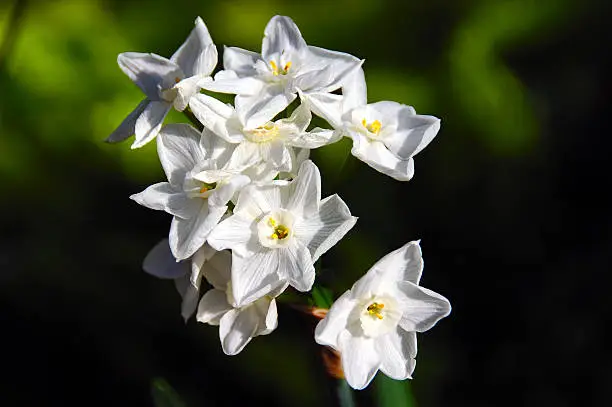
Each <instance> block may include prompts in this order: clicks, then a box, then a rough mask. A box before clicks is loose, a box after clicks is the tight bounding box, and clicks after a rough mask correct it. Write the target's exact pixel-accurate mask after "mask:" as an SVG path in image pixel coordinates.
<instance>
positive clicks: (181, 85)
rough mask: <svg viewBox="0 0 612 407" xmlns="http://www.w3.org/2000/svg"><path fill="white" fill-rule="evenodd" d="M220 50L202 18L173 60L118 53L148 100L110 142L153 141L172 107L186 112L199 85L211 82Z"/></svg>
mask: <svg viewBox="0 0 612 407" xmlns="http://www.w3.org/2000/svg"><path fill="white" fill-rule="evenodd" d="M217 59H218V56H217V48H216V46H215V44H213V42H212V39H211V37H210V34H209V33H208V29H207V28H206V25H205V24H204V22H203V21H202V19H201V18H200V17H198V18H197V19H196V21H195V28H194V29H193V30H192V31H191V34H189V37H188V38H187V40H186V41H185V42H184V43H183V45H181V46H180V47H179V49H178V50H177V51H176V52H175V53H174V55H172V57H171V58H170V59H166V58H164V57H162V56H159V55H156V54H149V53H140V52H125V53H122V54H119V56H118V57H117V63H118V64H119V67H120V68H121V70H123V72H125V74H126V75H127V76H128V77H129V78H130V79H131V80H132V81H133V82H134V83H135V84H136V85H138V87H139V88H140V89H141V90H142V91H143V92H144V94H145V96H146V98H145V99H144V100H143V101H142V102H140V104H139V105H138V106H137V107H136V109H135V110H134V111H133V112H132V113H130V114H129V115H128V117H127V118H126V119H125V120H124V121H123V122H122V123H121V124H120V125H119V127H118V128H117V129H116V130H115V131H114V132H113V133H112V134H111V135H110V136H109V137H108V139H107V141H109V142H118V141H123V140H125V139H126V138H128V137H130V136H131V135H132V134H135V136H136V137H135V140H134V143H133V144H132V148H139V147H142V146H143V145H145V144H146V143H148V142H149V141H151V140H152V139H153V138H155V136H156V135H157V133H158V132H159V130H160V128H161V126H162V124H163V122H164V119H165V117H166V115H167V114H168V112H169V111H170V109H171V108H172V106H174V108H175V109H176V110H178V111H183V110H184V109H185V108H186V107H187V105H188V103H189V100H190V99H191V97H192V96H193V95H195V94H196V93H198V92H199V91H200V89H201V87H200V84H201V83H205V82H206V81H207V80H212V78H211V77H210V75H211V74H212V71H213V70H214V69H215V66H216V65H217Z"/></svg>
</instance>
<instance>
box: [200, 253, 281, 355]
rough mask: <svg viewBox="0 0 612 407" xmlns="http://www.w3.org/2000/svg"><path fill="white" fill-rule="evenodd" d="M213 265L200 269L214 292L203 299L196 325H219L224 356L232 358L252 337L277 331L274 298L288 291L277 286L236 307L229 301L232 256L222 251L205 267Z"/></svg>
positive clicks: (211, 291)
mask: <svg viewBox="0 0 612 407" xmlns="http://www.w3.org/2000/svg"><path fill="white" fill-rule="evenodd" d="M213 261H215V264H214V267H206V268H203V269H202V275H204V277H205V278H206V280H208V282H209V283H210V284H211V285H212V286H213V287H214V288H213V289H212V290H209V291H207V292H206V293H205V294H204V295H203V296H202V299H201V300H200V303H199V305H198V313H197V315H196V318H197V320H198V321H199V322H203V323H208V324H210V325H219V339H221V347H222V348H223V352H224V353H225V354H227V355H235V354H237V353H239V352H240V351H242V349H244V347H245V346H246V345H247V344H248V343H249V342H250V341H251V339H252V338H253V337H255V336H259V335H267V334H269V333H271V332H272V331H274V330H275V329H276V327H277V325H278V314H277V311H276V301H275V299H274V298H275V297H277V296H278V295H280V294H281V293H282V292H283V291H284V290H285V288H287V284H286V283H283V282H279V284H278V285H276V287H272V290H271V291H269V292H261V295H260V297H259V298H258V299H257V300H256V301H254V302H253V303H251V304H248V305H246V306H244V307H237V306H236V305H235V303H234V299H233V297H232V284H231V281H230V280H231V279H230V269H231V255H230V254H229V252H227V251H221V252H218V253H217V254H216V255H215V256H214V257H213V258H212V259H211V260H210V261H209V262H208V263H211V262H213ZM205 264H207V263H205ZM200 277H201V276H200Z"/></svg>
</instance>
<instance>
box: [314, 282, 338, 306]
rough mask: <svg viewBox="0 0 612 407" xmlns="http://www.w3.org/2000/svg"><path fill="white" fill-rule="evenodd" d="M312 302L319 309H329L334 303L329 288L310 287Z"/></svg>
mask: <svg viewBox="0 0 612 407" xmlns="http://www.w3.org/2000/svg"><path fill="white" fill-rule="evenodd" d="M312 300H313V302H314V305H316V306H317V307H319V308H329V307H331V306H332V303H333V302H334V295H333V293H332V290H330V289H329V288H327V287H323V286H320V285H315V286H314V287H312Z"/></svg>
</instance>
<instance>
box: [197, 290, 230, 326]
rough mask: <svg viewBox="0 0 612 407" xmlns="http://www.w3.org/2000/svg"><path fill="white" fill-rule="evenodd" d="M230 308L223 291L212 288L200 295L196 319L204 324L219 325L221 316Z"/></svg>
mask: <svg viewBox="0 0 612 407" xmlns="http://www.w3.org/2000/svg"><path fill="white" fill-rule="evenodd" d="M231 310H233V307H232V306H231V305H230V304H228V303H227V296H226V295H225V291H223V290H217V289H216V288H214V289H212V290H209V291H207V292H206V293H204V295H203V296H202V299H201V300H200V304H199V305H198V313H197V314H196V319H197V320H198V322H203V323H205V324H210V325H219V322H220V321H221V318H222V317H223V316H224V315H225V314H226V313H228V312H229V311H231Z"/></svg>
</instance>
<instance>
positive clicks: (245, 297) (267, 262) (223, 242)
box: [208, 160, 357, 306]
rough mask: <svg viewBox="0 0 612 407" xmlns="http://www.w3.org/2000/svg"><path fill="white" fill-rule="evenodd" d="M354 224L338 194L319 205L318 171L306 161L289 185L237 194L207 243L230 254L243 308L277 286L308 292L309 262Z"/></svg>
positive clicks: (236, 291) (311, 266) (311, 278)
mask: <svg viewBox="0 0 612 407" xmlns="http://www.w3.org/2000/svg"><path fill="white" fill-rule="evenodd" d="M356 220H357V218H355V217H353V216H351V214H350V212H349V209H348V207H347V206H346V204H345V203H344V202H343V201H342V200H341V199H340V198H339V197H338V196H337V195H332V196H329V197H327V198H325V199H323V200H321V176H320V174H319V170H318V168H317V167H316V166H315V165H314V163H313V162H312V161H310V160H307V161H304V163H302V165H301V167H300V170H299V171H298V175H297V177H296V178H295V179H294V180H293V181H292V182H290V183H289V182H282V181H276V182H274V183H271V184H268V185H254V184H251V185H249V186H247V187H245V188H244V189H242V190H241V191H240V195H239V196H238V202H237V204H236V207H235V208H234V211H233V215H232V216H230V217H229V218H227V219H225V220H224V221H222V222H221V223H219V225H218V226H217V227H216V228H215V229H214V230H213V232H212V233H211V234H210V236H209V238H208V243H209V244H210V245H211V246H212V247H213V248H214V249H216V250H223V249H231V250H232V293H233V297H234V299H235V301H236V304H237V305H238V306H243V305H246V304H249V303H250V302H252V301H254V300H256V299H257V298H259V295H260V293H261V291H262V290H263V291H269V290H271V288H272V287H274V286H275V285H276V284H278V282H279V281H286V282H288V283H289V284H290V285H291V286H293V287H295V288H296V289H297V290H299V291H308V290H310V289H311V288H312V284H313V282H314V278H315V270H314V262H315V261H316V260H317V259H318V258H319V257H320V256H321V255H322V254H323V253H325V252H326V251H327V250H329V249H330V248H331V247H332V246H333V245H335V244H336V243H337V242H338V241H339V240H340V239H341V238H342V237H343V236H344V235H345V234H346V233H347V232H348V231H349V230H350V229H351V228H352V227H353V225H354V224H355V222H356Z"/></svg>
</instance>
